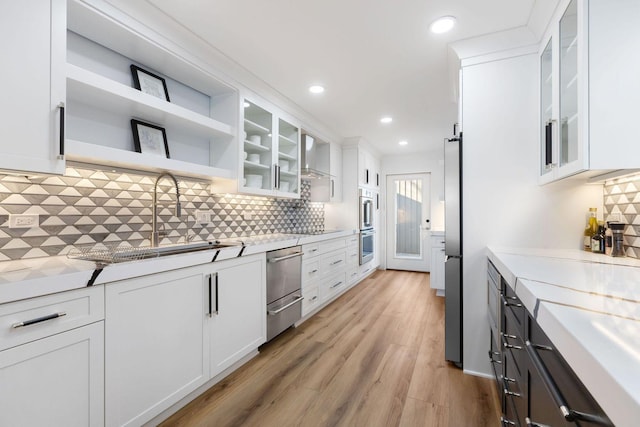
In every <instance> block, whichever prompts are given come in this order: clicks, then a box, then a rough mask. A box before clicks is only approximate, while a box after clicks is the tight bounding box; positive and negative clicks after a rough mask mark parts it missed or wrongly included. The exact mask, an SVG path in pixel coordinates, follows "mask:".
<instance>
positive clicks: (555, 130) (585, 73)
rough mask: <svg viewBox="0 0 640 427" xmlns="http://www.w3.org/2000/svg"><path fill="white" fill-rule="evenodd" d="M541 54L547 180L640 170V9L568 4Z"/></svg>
mask: <svg viewBox="0 0 640 427" xmlns="http://www.w3.org/2000/svg"><path fill="white" fill-rule="evenodd" d="M558 11H559V12H558V14H557V16H555V17H554V18H553V19H552V21H551V24H550V26H549V29H548V31H547V34H546V36H545V38H544V39H543V43H542V44H541V47H540V51H539V55H540V61H539V75H540V112H539V117H540V127H539V129H540V171H539V174H540V183H547V182H551V181H554V180H557V179H562V178H566V177H569V176H572V175H575V174H577V173H581V172H588V174H586V175H585V176H594V175H598V174H602V173H605V172H608V171H612V170H618V169H630V168H636V167H637V165H636V164H635V163H634V162H633V160H632V159H634V158H637V157H638V156H639V155H640V147H637V146H636V145H634V144H629V131H628V129H629V128H628V124H629V123H633V122H634V120H635V114H634V112H633V111H634V106H635V105H637V103H638V102H640V83H639V82H638V79H637V75H638V73H639V72H640V59H638V57H637V54H636V52H635V48H634V47H633V43H629V41H630V40H634V39H637V38H638V37H640V29H638V27H637V25H635V21H636V20H637V19H638V17H639V16H640V4H639V3H638V2H633V1H629V0H614V1H606V0H563V1H561V3H560V5H559V7H558Z"/></svg>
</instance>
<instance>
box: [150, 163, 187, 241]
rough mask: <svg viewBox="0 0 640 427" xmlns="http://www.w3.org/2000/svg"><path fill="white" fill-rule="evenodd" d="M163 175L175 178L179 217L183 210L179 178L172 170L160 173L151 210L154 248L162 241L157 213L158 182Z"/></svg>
mask: <svg viewBox="0 0 640 427" xmlns="http://www.w3.org/2000/svg"><path fill="white" fill-rule="evenodd" d="M163 177H168V178H171V179H172V180H173V183H174V184H175V186H176V212H175V215H176V216H177V217H180V214H181V210H182V209H181V206H180V187H179V186H178V180H177V179H176V177H175V176H173V174H172V173H170V172H164V173H162V174H160V176H158V178H156V183H155V185H154V186H153V205H152V208H151V210H152V212H151V247H153V248H155V247H157V246H158V244H159V242H160V232H159V231H158V221H157V214H158V183H159V182H160V180H161V179H162V178H163Z"/></svg>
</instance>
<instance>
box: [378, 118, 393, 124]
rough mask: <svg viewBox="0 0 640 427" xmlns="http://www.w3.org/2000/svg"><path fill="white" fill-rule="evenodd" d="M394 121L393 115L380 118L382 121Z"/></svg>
mask: <svg viewBox="0 0 640 427" xmlns="http://www.w3.org/2000/svg"><path fill="white" fill-rule="evenodd" d="M392 121H393V118H392V117H383V118H381V119H380V123H391V122H392Z"/></svg>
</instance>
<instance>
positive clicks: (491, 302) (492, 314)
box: [487, 280, 502, 335]
mask: <svg viewBox="0 0 640 427" xmlns="http://www.w3.org/2000/svg"><path fill="white" fill-rule="evenodd" d="M487 282H488V283H487V305H488V309H489V326H490V327H491V330H492V331H494V334H495V335H498V334H499V333H500V330H501V329H502V327H501V326H502V325H501V324H500V323H501V320H502V314H501V312H500V309H501V308H502V299H501V298H500V291H499V290H498V289H497V288H496V287H495V286H492V285H491V280H487Z"/></svg>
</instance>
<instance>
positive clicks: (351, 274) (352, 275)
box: [347, 265, 359, 285]
mask: <svg viewBox="0 0 640 427" xmlns="http://www.w3.org/2000/svg"><path fill="white" fill-rule="evenodd" d="M358 270H359V268H358V266H357V265H356V266H354V267H350V268H348V269H347V283H348V284H350V285H352V284H354V283H356V282H357V281H358Z"/></svg>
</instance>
